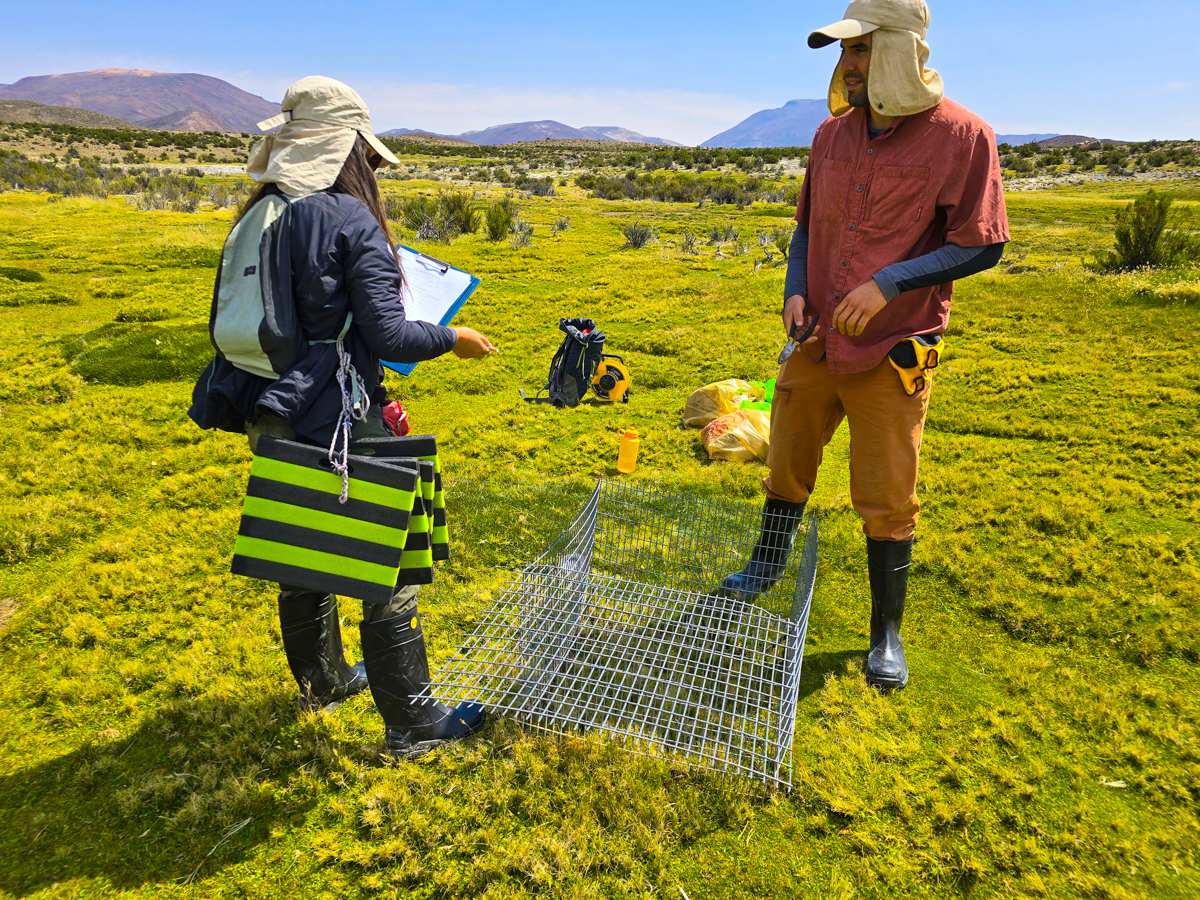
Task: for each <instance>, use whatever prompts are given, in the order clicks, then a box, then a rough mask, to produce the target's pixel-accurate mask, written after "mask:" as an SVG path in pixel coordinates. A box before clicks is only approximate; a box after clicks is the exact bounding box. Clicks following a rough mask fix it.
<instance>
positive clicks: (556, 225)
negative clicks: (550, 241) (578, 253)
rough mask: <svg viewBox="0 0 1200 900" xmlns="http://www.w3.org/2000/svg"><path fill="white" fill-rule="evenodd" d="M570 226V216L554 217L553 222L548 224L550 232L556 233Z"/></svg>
mask: <svg viewBox="0 0 1200 900" xmlns="http://www.w3.org/2000/svg"><path fill="white" fill-rule="evenodd" d="M570 227H571V217H570V216H561V217H559V218H557V219H555V220H554V222H553V223H552V224H551V225H550V233H551V234H558V233H559V232H560V231H566V230H567V229H568V228H570Z"/></svg>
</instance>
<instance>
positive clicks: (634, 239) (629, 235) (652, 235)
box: [621, 222, 658, 250]
mask: <svg viewBox="0 0 1200 900" xmlns="http://www.w3.org/2000/svg"><path fill="white" fill-rule="evenodd" d="M621 234H623V235H625V246H624V247H622V248H621V249H622V250H641V249H642V248H643V247H645V246H646V245H647V244H652V243H654V242H655V241H657V240H658V229H657V228H655V227H654V226H653V225H646V224H645V223H643V222H631V223H630V224H628V225H622V226H621Z"/></svg>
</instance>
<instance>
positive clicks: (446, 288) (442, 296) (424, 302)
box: [384, 245, 479, 375]
mask: <svg viewBox="0 0 1200 900" xmlns="http://www.w3.org/2000/svg"><path fill="white" fill-rule="evenodd" d="M396 250H397V252H398V253H399V254H400V267H401V268H402V269H403V271H404V283H403V285H402V287H401V289H400V296H401V297H402V298H403V300H404V313H405V315H406V316H407V318H409V319H420V320H421V321H423V322H433V323H435V324H437V325H449V324H450V323H451V322H452V321H453V320H454V317H455V315H457V313H458V311H459V310H460V309H462V306H463V304H464V303H466V302H467V298H468V297H470V296H471V292H472V291H474V290H475V288H476V287H477V286H478V285H479V279H478V278H476V277H475V276H474V275H472V274H470V273H469V272H464V271H463V270H462V269H456V268H454V266H452V265H449V264H448V263H444V262H442V261H441V260H438V259H434V258H433V257H430V256H426V255H425V254H423V253H418V252H417V251H415V250H413V249H412V248H411V247H405V246H403V245H401V246H399V247H397V248H396ZM384 365H385V366H387V367H388V368H389V369H392V370H393V371H395V372H399V373H400V374H401V375H411V374H412V371H413V369H415V368H416V367H417V364H416V363H384Z"/></svg>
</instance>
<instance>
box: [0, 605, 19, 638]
mask: <svg viewBox="0 0 1200 900" xmlns="http://www.w3.org/2000/svg"><path fill="white" fill-rule="evenodd" d="M16 611H17V601H16V600H14V599H13V598H12V597H0V631H3V630H4V629H5V628H7V627H8V620H9V619H11V618H12V617H13V613H15V612H16Z"/></svg>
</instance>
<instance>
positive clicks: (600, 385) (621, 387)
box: [592, 354, 633, 403]
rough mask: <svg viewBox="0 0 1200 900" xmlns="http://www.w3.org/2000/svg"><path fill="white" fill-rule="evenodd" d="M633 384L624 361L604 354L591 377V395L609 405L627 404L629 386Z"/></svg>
mask: <svg viewBox="0 0 1200 900" xmlns="http://www.w3.org/2000/svg"><path fill="white" fill-rule="evenodd" d="M631 384H633V376H631V375H630V374H629V369H628V367H627V366H626V365H625V360H623V359H622V358H621V357H619V356H616V355H613V354H605V356H604V357H603V358H602V359H601V360H600V364H599V365H598V366H596V374H595V375H594V376H592V393H593V394H595V395H596V396H597V397H599V398H600V399H601V400H605V401H607V402H609V403H616V402H617V401H618V400H619V401H621V402H622V403H628V402H629V386H630V385H631Z"/></svg>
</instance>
